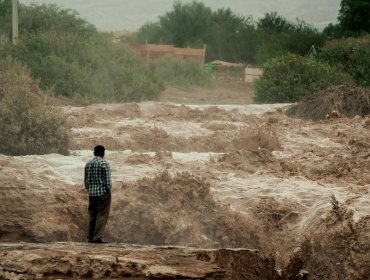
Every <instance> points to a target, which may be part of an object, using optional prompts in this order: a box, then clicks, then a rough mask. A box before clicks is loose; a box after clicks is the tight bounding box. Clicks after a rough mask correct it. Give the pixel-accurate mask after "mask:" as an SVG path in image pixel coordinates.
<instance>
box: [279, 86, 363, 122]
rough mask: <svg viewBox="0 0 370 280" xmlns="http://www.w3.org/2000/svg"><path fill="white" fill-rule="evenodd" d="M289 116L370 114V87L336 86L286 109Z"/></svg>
mask: <svg viewBox="0 0 370 280" xmlns="http://www.w3.org/2000/svg"><path fill="white" fill-rule="evenodd" d="M286 113H287V115H288V116H291V117H298V118H304V119H309V120H323V119H328V118H338V117H354V116H356V115H358V116H362V117H364V116H366V115H368V114H370V89H368V88H363V87H351V86H336V87H330V88H328V89H326V90H324V91H321V92H318V93H316V94H314V95H311V96H309V97H308V98H306V99H304V100H303V101H302V102H300V103H298V104H297V105H293V106H292V107H291V108H289V109H288V110H287V111H286Z"/></svg>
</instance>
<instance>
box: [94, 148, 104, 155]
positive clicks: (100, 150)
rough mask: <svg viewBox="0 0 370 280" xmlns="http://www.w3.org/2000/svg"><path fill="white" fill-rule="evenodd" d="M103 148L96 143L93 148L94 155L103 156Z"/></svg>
mask: <svg viewBox="0 0 370 280" xmlns="http://www.w3.org/2000/svg"><path fill="white" fill-rule="evenodd" d="M104 154H105V148H104V146H102V145H98V146H96V147H95V148H94V156H96V157H104Z"/></svg>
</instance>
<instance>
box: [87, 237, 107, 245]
mask: <svg viewBox="0 0 370 280" xmlns="http://www.w3.org/2000/svg"><path fill="white" fill-rule="evenodd" d="M88 242H89V243H97V244H106V243H108V242H107V241H105V240H103V239H101V238H99V239H96V240H89V241H88Z"/></svg>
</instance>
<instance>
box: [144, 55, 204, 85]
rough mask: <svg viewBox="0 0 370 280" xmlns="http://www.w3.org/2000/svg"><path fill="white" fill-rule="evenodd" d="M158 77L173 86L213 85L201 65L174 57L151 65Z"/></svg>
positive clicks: (162, 59)
mask: <svg viewBox="0 0 370 280" xmlns="http://www.w3.org/2000/svg"><path fill="white" fill-rule="evenodd" d="M151 68H152V70H153V72H154V73H155V75H156V77H157V78H158V79H160V80H163V81H165V82H166V83H169V84H172V85H181V86H186V85H199V86H208V85H211V80H210V78H209V77H208V76H206V75H205V73H204V71H203V68H202V67H201V65H200V64H199V63H196V62H192V61H184V60H182V59H180V58H175V57H172V56H164V57H162V58H160V59H159V60H156V61H153V62H152V63H151Z"/></svg>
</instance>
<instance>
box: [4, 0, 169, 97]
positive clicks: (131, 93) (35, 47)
mask: <svg viewBox="0 0 370 280" xmlns="http://www.w3.org/2000/svg"><path fill="white" fill-rule="evenodd" d="M21 14H22V16H20V35H21V38H22V39H21V40H20V41H19V43H18V44H17V45H16V46H12V45H8V47H7V48H6V49H5V50H4V52H5V53H6V54H8V55H11V56H12V57H14V58H16V59H17V60H19V61H21V62H24V63H26V64H27V65H28V67H29V68H30V70H31V74H32V77H33V78H35V79H39V80H40V86H41V88H42V89H48V90H50V91H52V92H53V93H54V94H55V95H57V96H65V97H68V98H71V99H77V100H79V101H84V102H111V101H139V100H142V99H155V98H156V97H157V96H158V95H159V94H160V92H161V90H162V89H163V84H162V82H161V81H157V80H156V79H155V77H154V73H153V72H152V71H151V69H150V68H149V67H147V66H146V65H145V64H144V62H143V61H142V60H141V59H140V58H139V57H138V56H136V54H135V53H134V52H132V51H131V50H130V49H129V48H128V47H124V46H121V45H115V44H113V43H112V42H111V38H110V36H109V35H108V34H103V33H100V32H98V31H97V30H96V29H95V27H94V26H92V25H91V24H89V23H87V22H86V21H84V20H82V19H80V18H78V16H77V15H76V13H75V12H73V11H70V10H63V9H61V8H59V7H57V6H54V5H42V6H38V5H33V6H30V7H25V6H21V9H20V15H21Z"/></svg>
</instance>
